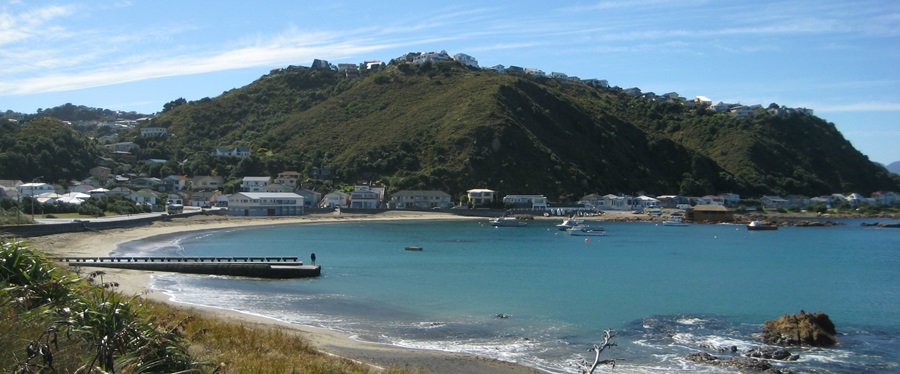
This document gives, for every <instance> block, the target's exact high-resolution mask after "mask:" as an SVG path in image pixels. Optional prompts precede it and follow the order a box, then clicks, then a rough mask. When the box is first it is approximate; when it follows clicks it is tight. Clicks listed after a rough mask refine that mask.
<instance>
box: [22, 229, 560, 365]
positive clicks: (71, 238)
mask: <svg viewBox="0 0 900 374" xmlns="http://www.w3.org/2000/svg"><path fill="white" fill-rule="evenodd" d="M456 219H466V220H479V219H486V217H467V216H457V215H453V214H446V213H429V212H404V211H391V212H386V213H381V214H377V215H373V214H346V213H345V214H342V215H340V216H336V215H332V214H319V215H307V216H299V217H275V218H272V217H254V218H244V217H228V216H196V217H189V218H177V219H173V220H172V221H170V222H156V223H153V224H152V225H150V226H144V227H135V228H128V229H113V230H105V231H102V232H78V233H65V234H57V235H48V236H43V237H33V238H26V239H25V240H26V241H27V242H29V243H30V246H31V247H32V248H34V249H36V250H39V251H41V252H43V253H46V254H48V255H50V256H94V257H105V256H109V255H110V253H113V252H114V251H115V250H116V249H117V248H118V246H119V245H120V244H123V243H127V242H133V241H138V240H141V239H147V238H150V237H158V236H164V235H165V236H171V237H173V238H175V237H177V236H178V235H179V234H182V235H183V234H187V233H188V232H196V231H206V230H220V229H228V228H246V227H254V226H273V225H290V224H304V223H341V222H354V221H357V222H359V221H397V220H456ZM554 219H557V218H556V217H555V218H554ZM86 270H87V271H94V270H93V269H91V268H86ZM97 270H103V271H104V273H105V274H104V275H103V281H104V282H116V283H118V285H119V287H118V291H119V292H121V293H122V294H124V295H128V296H131V295H137V296H140V297H142V298H145V299H148V300H152V301H155V302H160V303H165V304H167V305H171V306H174V307H176V308H180V309H184V310H188V311H191V312H194V313H197V314H200V315H204V316H209V317H213V318H219V319H222V320H225V321H229V322H234V323H239V324H245V325H250V326H253V327H254V328H261V329H266V328H276V329H289V330H290V331H292V332H294V333H296V334H298V335H299V336H301V337H303V338H304V339H306V340H308V341H309V342H310V344H311V345H312V346H314V347H315V348H316V349H317V350H319V352H321V353H322V354H325V355H331V356H337V357H341V358H344V359H349V360H352V361H356V362H360V363H364V364H366V365H369V366H371V367H373V368H375V369H377V370H381V369H387V368H391V367H395V368H403V369H412V370H418V369H422V370H425V371H427V372H429V373H437V374H456V373H488V374H513V373H544V371H541V370H539V369H536V368H532V367H527V366H523V365H519V364H516V363H512V362H506V361H500V360H496V359H491V358H486V357H481V356H475V355H469V354H462V353H453V352H444V351H436V350H424V349H413V348H405V347H397V346H392V345H387V344H382V343H373V342H366V341H360V340H355V339H353V338H352V337H351V335H350V334H346V333H342V332H339V331H333V330H327V329H323V328H319V327H315V326H308V325H300V324H293V323H288V322H283V321H279V320H277V319H274V318H269V317H265V316H259V315H253V314H248V313H242V312H238V311H233V310H227V309H221V308H215V307H206V306H201V305H194V304H187V303H180V302H176V301H172V300H171V298H170V296H169V295H167V294H165V293H163V292H161V291H160V290H156V289H152V288H151V287H150V284H151V276H152V275H153V274H156V273H157V272H152V271H151V272H144V271H139V270H124V269H99V268H97Z"/></svg>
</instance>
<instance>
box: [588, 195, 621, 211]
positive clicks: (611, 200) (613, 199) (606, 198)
mask: <svg viewBox="0 0 900 374" xmlns="http://www.w3.org/2000/svg"><path fill="white" fill-rule="evenodd" d="M578 203H579V204H581V205H584V207H585V208H588V209H593V210H631V209H633V207H634V204H635V199H634V198H633V197H631V196H628V195H613V194H608V195H603V196H600V195H598V194H590V195H585V196H583V197H582V198H581V200H579V201H578Z"/></svg>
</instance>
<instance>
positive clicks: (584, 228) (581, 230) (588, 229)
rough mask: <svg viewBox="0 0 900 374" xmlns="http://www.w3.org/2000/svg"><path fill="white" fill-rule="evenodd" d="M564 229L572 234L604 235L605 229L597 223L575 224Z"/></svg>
mask: <svg viewBox="0 0 900 374" xmlns="http://www.w3.org/2000/svg"><path fill="white" fill-rule="evenodd" d="M566 231H568V232H569V235H573V236H606V229H605V228H604V227H603V226H598V225H589V224H583V225H576V226H575V227H572V228H570V229H568V230H566Z"/></svg>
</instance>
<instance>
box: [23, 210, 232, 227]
mask: <svg viewBox="0 0 900 374" xmlns="http://www.w3.org/2000/svg"><path fill="white" fill-rule="evenodd" d="M217 209H218V208H212V209H207V210H217ZM200 210H201V208H200V207H198V206H186V207H184V212H185V213H193V212H198V211H200ZM161 214H166V213H162V212H155V213H140V214H127V215H118V216H108V217H96V218H77V219H80V220H81V221H87V222H114V221H127V220H132V219H140V218H149V217H158V216H159V215H161ZM34 221H35V222H36V223H38V224H41V225H53V224H60V223H71V222H72V221H73V219H72V218H38V217H35V218H34Z"/></svg>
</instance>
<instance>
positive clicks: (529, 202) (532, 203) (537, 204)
mask: <svg viewBox="0 0 900 374" xmlns="http://www.w3.org/2000/svg"><path fill="white" fill-rule="evenodd" d="M503 204H504V205H508V206H510V207H512V208H529V209H547V207H548V206H549V205H548V204H547V197H545V196H543V195H506V196H504V197H503Z"/></svg>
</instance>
